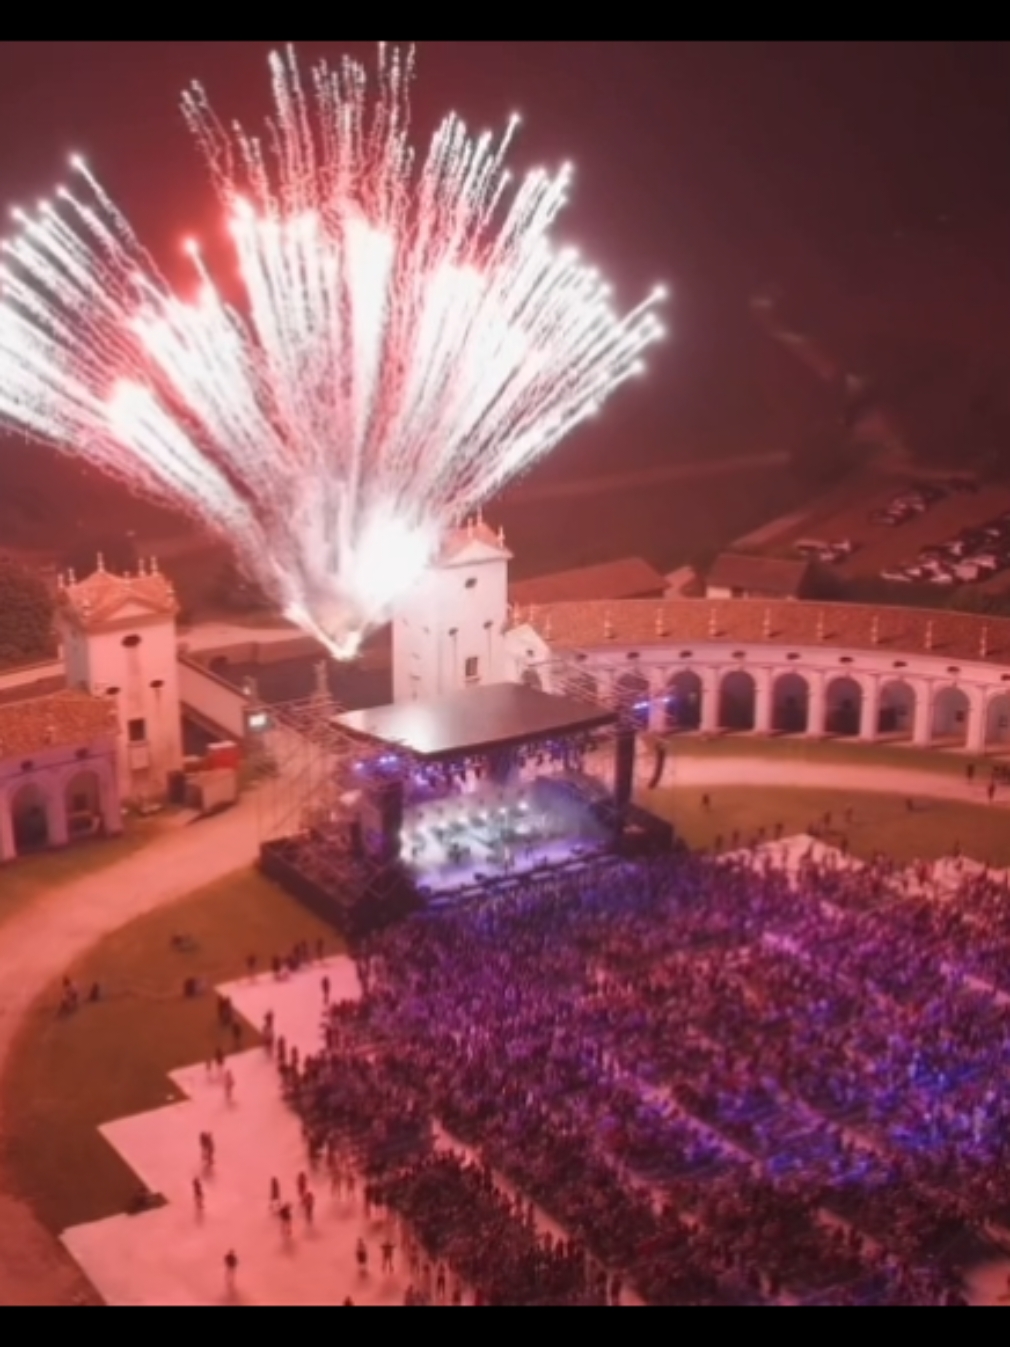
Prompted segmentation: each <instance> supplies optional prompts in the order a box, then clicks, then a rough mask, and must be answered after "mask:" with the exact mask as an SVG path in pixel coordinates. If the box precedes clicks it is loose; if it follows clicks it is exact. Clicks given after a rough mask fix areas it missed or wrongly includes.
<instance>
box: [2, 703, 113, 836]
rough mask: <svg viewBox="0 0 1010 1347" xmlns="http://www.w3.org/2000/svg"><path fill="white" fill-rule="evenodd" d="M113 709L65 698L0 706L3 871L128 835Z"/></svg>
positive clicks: (110, 706) (103, 704) (103, 705)
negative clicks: (81, 844) (81, 842)
mask: <svg viewBox="0 0 1010 1347" xmlns="http://www.w3.org/2000/svg"><path fill="white" fill-rule="evenodd" d="M117 739H118V725H117V723H116V711H115V707H114V706H113V705H112V703H111V702H109V701H107V700H103V699H102V698H98V697H92V696H89V695H88V694H87V693H84V692H70V691H67V692H59V693H56V694H54V695H52V696H48V697H37V698H34V699H32V700H31V701H21V702H9V703H7V704H5V705H0V863H3V862H6V861H13V860H17V859H18V858H19V857H22V856H25V855H29V854H31V853H33V852H36V851H44V850H48V849H49V848H51V847H61V846H66V845H67V844H68V843H70V842H72V841H74V840H77V839H79V838H82V837H94V836H106V837H110V836H115V835H117V834H118V833H121V832H122V831H123V813H122V807H121V803H120V793H119V770H118V762H117Z"/></svg>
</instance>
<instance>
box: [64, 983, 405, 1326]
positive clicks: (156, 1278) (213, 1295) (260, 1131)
mask: <svg viewBox="0 0 1010 1347" xmlns="http://www.w3.org/2000/svg"><path fill="white" fill-rule="evenodd" d="M324 975H325V976H327V977H329V979H330V981H331V983H332V985H333V995H334V998H335V999H336V1000H347V999H351V998H356V997H358V996H359V995H360V988H359V986H358V980H357V975H356V972H355V969H354V966H353V964H352V963H351V962H350V960H347V959H339V960H335V961H331V962H329V963H327V964H324V965H316V966H315V967H313V968H312V969H309V970H307V971H305V972H303V973H300V974H298V975H297V976H296V977H293V978H291V979H289V980H288V981H286V982H284V983H280V984H279V983H276V982H275V981H274V980H273V979H272V978H267V977H264V978H262V979H260V980H258V981H256V982H252V983H248V982H247V983H241V984H238V985H235V986H231V987H225V988H222V993H223V994H224V995H226V996H228V997H230V998H231V1000H232V1002H233V1003H234V1005H235V1007H236V1008H237V1009H238V1011H239V1012H240V1013H241V1014H242V1015H244V1016H245V1017H246V1018H247V1019H248V1020H249V1021H250V1022H251V1023H253V1024H255V1025H259V1024H261V1023H262V1021H263V1018H264V1016H265V1014H266V1012H267V1011H270V1010H272V1011H273V1012H274V1014H275V1016H276V1021H277V1032H278V1033H279V1034H282V1035H284V1037H285V1038H286V1039H287V1040H288V1043H289V1044H291V1045H292V1046H293V1047H297V1048H298V1050H299V1052H301V1053H302V1054H303V1055H304V1054H306V1053H311V1052H316V1051H318V1048H319V1041H320V1016H321V1008H322V990H321V982H322V978H323V976H324ZM229 1067H230V1069H231V1071H232V1072H233V1074H234V1077H235V1095H234V1101H233V1103H232V1105H231V1106H229V1104H228V1102H227V1100H226V1098H225V1091H224V1087H223V1083H222V1082H221V1080H219V1079H217V1078H214V1077H212V1076H209V1075H208V1072H207V1069H206V1067H205V1066H203V1065H200V1066H197V1067H193V1068H191V1069H188V1070H185V1071H180V1072H179V1073H178V1074H177V1075H175V1076H174V1077H173V1079H174V1080H175V1081H176V1082H177V1083H178V1084H179V1085H180V1086H181V1088H182V1089H183V1090H184V1091H185V1092H186V1094H187V1095H188V1102H186V1103H184V1104H177V1105H174V1106H173V1107H171V1108H166V1109H162V1110H160V1111H158V1112H156V1113H148V1114H145V1115H143V1116H141V1117H137V1118H128V1119H125V1120H124V1121H122V1122H116V1123H113V1124H111V1125H110V1126H108V1127H105V1128H103V1129H102V1131H103V1135H104V1136H105V1137H106V1139H107V1140H108V1141H109V1142H110V1144H112V1145H113V1146H115V1148H116V1149H117V1150H118V1151H119V1152H120V1154H121V1155H122V1156H123V1158H124V1159H125V1160H126V1161H127V1163H128V1164H129V1165H130V1167H131V1168H132V1169H133V1170H134V1171H135V1172H136V1174H137V1175H138V1177H139V1179H140V1181H141V1182H143V1183H144V1184H145V1185H146V1186H147V1187H148V1188H149V1189H150V1190H151V1191H152V1192H155V1193H159V1194H161V1195H163V1196H164V1197H165V1198H166V1199H167V1202H168V1205H167V1206H165V1207H163V1208H161V1209H160V1210H158V1211H152V1212H148V1213H146V1214H144V1215H142V1216H135V1217H128V1216H119V1217H116V1218H114V1219H112V1220H109V1221H102V1222H99V1223H98V1224H95V1225H88V1226H81V1227H78V1228H76V1229H74V1230H70V1231H68V1232H67V1234H66V1235H65V1236H64V1243H65V1244H66V1246H67V1248H68V1249H69V1251H70V1253H71V1254H72V1255H73V1257H74V1258H75V1259H76V1260H77V1261H78V1263H80V1265H81V1267H82V1268H83V1269H84V1271H85V1272H86V1274H87V1275H88V1277H89V1278H90V1280H91V1281H92V1283H93V1284H94V1286H95V1287H96V1288H97V1290H98V1291H99V1293H100V1294H101V1295H102V1297H103V1298H104V1299H105V1300H106V1302H107V1303H108V1304H110V1305H114V1306H137V1305H147V1306H151V1305H173V1306H183V1305H228V1304H240V1305H281V1306H288V1305H290V1306H296V1305H338V1306H339V1305H342V1304H343V1303H344V1302H345V1300H347V1299H348V1298H351V1299H352V1300H353V1301H354V1303H355V1305H362V1306H377V1305H399V1304H402V1303H403V1297H404V1293H405V1291H406V1288H407V1279H406V1278H405V1277H404V1276H403V1275H400V1273H401V1268H400V1263H401V1261H402V1260H401V1258H400V1257H399V1250H398V1251H397V1252H398V1257H397V1275H394V1276H382V1275H380V1273H379V1263H380V1256H379V1245H380V1244H381V1242H382V1239H383V1234H384V1230H385V1227H384V1226H381V1225H379V1224H376V1223H370V1222H366V1220H365V1218H364V1214H363V1210H362V1206H361V1200H360V1199H361V1195H360V1185H359V1193H358V1197H357V1200H356V1201H348V1200H346V1199H342V1200H337V1199H335V1198H334V1197H332V1195H331V1193H330V1185H329V1182H328V1180H326V1178H325V1176H323V1175H320V1176H319V1177H318V1178H313V1179H312V1180H311V1184H312V1187H313V1189H314V1191H315V1194H316V1197H317V1201H318V1210H317V1213H316V1218H315V1222H314V1226H313V1227H312V1228H311V1229H310V1228H308V1227H307V1226H306V1225H305V1223H304V1221H302V1220H301V1217H300V1215H299V1217H298V1219H297V1220H296V1224H295V1233H294V1238H293V1239H292V1240H291V1241H290V1242H286V1241H285V1240H284V1238H283V1236H282V1233H281V1229H280V1226H279V1223H278V1221H277V1220H276V1218H275V1217H273V1216H272V1215H271V1213H270V1210H269V1197H270V1181H271V1179H273V1178H275V1177H276V1178H277V1179H279V1180H280V1182H281V1185H282V1188H283V1191H284V1198H285V1200H286V1201H288V1200H291V1201H293V1200H294V1197H295V1184H296V1179H297V1176H298V1174H299V1173H301V1172H302V1171H303V1170H305V1169H306V1167H307V1166H306V1160H305V1150H304V1146H303V1144H302V1137H301V1128H300V1125H299V1123H298V1120H297V1119H296V1118H295V1116H294V1114H293V1113H292V1112H291V1111H290V1110H289V1109H288V1108H287V1107H286V1106H285V1105H284V1103H283V1102H282V1100H281V1096H280V1090H279V1086H278V1079H277V1072H276V1069H275V1067H274V1065H273V1064H272V1062H271V1060H270V1058H269V1057H268V1056H267V1054H266V1053H265V1052H263V1051H259V1050H257V1051H254V1052H250V1053H245V1054H243V1055H242V1056H239V1057H236V1058H232V1059H230V1061H229ZM202 1132H211V1133H212V1134H213V1136H214V1140H215V1143H216V1146H217V1161H216V1164H215V1169H214V1173H213V1175H212V1176H210V1177H208V1178H207V1179H206V1180H205V1185H206V1204H205V1209H204V1212H203V1215H202V1216H201V1215H199V1214H198V1213H197V1211H196V1205H195V1202H194V1199H193V1180H194V1179H195V1178H197V1177H198V1176H200V1175H201V1174H202V1168H201V1163H200V1147H199V1137H200V1134H201V1133H202ZM295 1205H296V1206H297V1204H295ZM359 1238H364V1239H365V1240H366V1241H367V1242H368V1244H369V1249H370V1254H371V1258H370V1272H369V1276H368V1277H367V1278H364V1279H362V1278H361V1277H359V1275H358V1271H357V1267H356V1264H355V1261H354V1250H355V1246H356V1243H357V1241H358V1239H359ZM397 1242H398V1241H397ZM229 1250H234V1251H235V1253H236V1255H237V1256H238V1259H239V1272H238V1276H237V1278H236V1283H235V1292H234V1294H229V1293H228V1291H227V1288H226V1285H225V1271H224V1258H225V1255H226V1254H227V1253H228V1252H229Z"/></svg>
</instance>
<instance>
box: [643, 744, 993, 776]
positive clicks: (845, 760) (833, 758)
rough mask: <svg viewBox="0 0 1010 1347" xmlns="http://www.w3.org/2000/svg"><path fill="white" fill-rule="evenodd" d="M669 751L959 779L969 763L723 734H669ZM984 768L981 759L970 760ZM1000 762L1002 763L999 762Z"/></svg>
mask: <svg viewBox="0 0 1010 1347" xmlns="http://www.w3.org/2000/svg"><path fill="white" fill-rule="evenodd" d="M664 742H665V743H666V746H667V748H668V749H669V751H670V753H671V754H672V755H673V756H675V757H681V758H761V759H766V760H772V761H776V762H813V763H822V764H823V763H837V764H838V765H839V766H852V767H866V766H871V767H898V768H900V769H901V770H902V771H908V772H941V773H945V774H947V775H950V776H963V775H964V769H965V765H966V763H967V762H968V761H969V759H968V758H967V757H966V756H965V755H964V754H963V753H955V752H946V753H945V752H942V751H940V750H937V749H925V748H912V747H911V746H910V745H905V744H900V743H891V744H861V743H857V742H856V741H855V740H847V739H822V740H816V739H802V738H792V737H788V736H787V737H783V738H773V739H767V738H765V737H764V736H761V735H750V734H726V735H720V736H719V737H718V738H713V739H705V738H702V737H701V736H700V735H693V734H681V735H672V736H669V737H668V738H666V739H665V740H664ZM974 761H975V762H976V764H977V765H979V767H980V770H984V761H985V760H984V759H981V758H977V759H974ZM999 761H1005V759H999Z"/></svg>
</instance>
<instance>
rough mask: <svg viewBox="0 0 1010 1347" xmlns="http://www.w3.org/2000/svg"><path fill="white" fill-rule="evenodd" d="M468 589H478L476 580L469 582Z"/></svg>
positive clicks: (472, 579)
mask: <svg viewBox="0 0 1010 1347" xmlns="http://www.w3.org/2000/svg"><path fill="white" fill-rule="evenodd" d="M466 587H467V589H476V588H477V581H476V579H474V578H471V579H469V580H468V581H467V582H466Z"/></svg>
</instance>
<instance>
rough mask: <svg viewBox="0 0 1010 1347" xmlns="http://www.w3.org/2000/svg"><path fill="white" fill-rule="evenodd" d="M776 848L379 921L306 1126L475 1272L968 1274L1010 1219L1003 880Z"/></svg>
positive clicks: (294, 1094)
mask: <svg viewBox="0 0 1010 1347" xmlns="http://www.w3.org/2000/svg"><path fill="white" fill-rule="evenodd" d="M784 850H785V844H783V851H784ZM776 851H777V848H776V846H775V845H769V846H768V847H766V848H764V849H762V850H761V851H759V852H753V853H747V854H744V855H737V856H728V857H718V858H714V857H709V858H706V857H697V856H695V857H691V856H670V857H663V858H658V859H655V860H651V861H635V862H631V861H620V860H617V859H614V860H611V861H607V862H599V863H597V864H593V865H587V867H586V868H585V870H584V871H583V872H582V874H581V875H574V876H567V877H564V878H561V877H545V878H543V879H537V880H530V881H529V882H528V883H527V884H526V885H525V887H524V888H523V889H521V890H519V891H518V892H517V894H516V895H515V896H514V897H512V898H510V899H507V900H504V899H499V900H495V901H489V902H486V903H484V904H477V905H473V906H470V907H467V908H457V909H450V910H448V911H442V912H438V913H428V914H425V915H423V916H420V917H417V918H415V919H414V920H412V921H411V922H409V923H407V924H406V925H403V926H400V927H397V928H395V929H393V930H391V931H388V932H386V933H384V934H382V935H381V936H378V937H375V938H373V939H372V940H371V942H370V944H369V945H368V946H367V947H366V949H365V950H364V951H363V952H362V956H361V959H360V965H359V966H360V971H361V975H362V982H363V986H364V989H365V995H364V997H363V999H362V1001H361V1002H360V1003H358V1004H355V1005H342V1006H336V1007H332V1008H330V1009H329V1010H328V1012H327V1020H326V1047H325V1050H324V1051H322V1052H321V1053H320V1055H319V1056H318V1057H316V1058H313V1059H311V1060H310V1061H309V1062H307V1063H304V1064H299V1065H298V1067H297V1069H296V1070H295V1072H294V1073H293V1074H292V1073H290V1072H289V1074H288V1081H287V1083H288V1088H289V1091H290V1097H291V1099H292V1102H293V1104H294V1105H295V1106H296V1107H297V1108H298V1109H299V1110H300V1112H301V1114H302V1117H303V1120H304V1124H305V1129H306V1135H307V1137H308V1138H309V1141H310V1145H311V1147H312V1148H314V1149H315V1150H316V1151H318V1152H320V1153H321V1152H322V1151H323V1150H329V1151H330V1152H332V1151H333V1149H334V1148H338V1149H339V1150H340V1152H341V1153H342V1154H343V1153H346V1152H350V1153H352V1154H353V1156H354V1159H355V1163H356V1164H358V1165H360V1167H361V1169H362V1170H363V1171H364V1173H365V1175H366V1177H367V1181H368V1182H369V1183H370V1184H372V1185H373V1188H374V1191H375V1192H376V1193H377V1194H378V1195H379V1197H380V1198H381V1201H382V1204H383V1205H384V1206H385V1207H386V1208H387V1209H388V1210H390V1211H391V1212H393V1213H395V1214H397V1215H398V1216H399V1217H400V1218H401V1219H402V1220H403V1221H404V1222H406V1223H407V1224H409V1226H410V1228H411V1229H412V1230H413V1232H414V1234H415V1235H416V1237H417V1238H418V1240H420V1242H421V1243H422V1245H423V1246H424V1248H425V1250H426V1251H427V1255H428V1257H430V1259H431V1260H432V1261H433V1262H435V1263H444V1264H446V1265H447V1266H449V1267H450V1268H451V1270H452V1274H453V1276H454V1277H457V1278H459V1279H460V1280H461V1281H462V1282H465V1283H466V1285H467V1286H468V1287H470V1288H472V1289H473V1291H474V1292H475V1293H476V1294H477V1296H478V1297H479V1299H480V1300H481V1302H482V1303H491V1304H494V1303H502V1304H537V1303H554V1304H605V1303H613V1302H614V1301H615V1299H616V1301H617V1302H618V1303H619V1302H620V1300H621V1296H622V1293H623V1294H624V1295H625V1297H627V1296H628V1295H629V1294H630V1295H634V1296H636V1297H638V1298H640V1299H641V1300H643V1301H645V1302H648V1303H657V1304H692V1305H728V1304H776V1303H779V1304H791V1303H816V1304H831V1305H834V1304H871V1305H906V1304H907V1305H919V1304H929V1305H946V1306H959V1305H962V1304H964V1303H965V1301H964V1284H963V1272H964V1269H965V1267H966V1266H968V1265H969V1264H970V1263H971V1261H972V1260H974V1259H977V1260H982V1259H984V1258H986V1257H997V1256H998V1255H999V1252H1000V1249H999V1247H998V1245H997V1243H996V1242H995V1241H997V1240H998V1239H999V1237H1000V1229H1001V1227H1002V1226H1003V1225H1004V1224H1007V1225H1010V1201H1008V1197H1010V1193H1008V1191H1007V1181H1008V1179H1010V1096H1008V1095H1007V1094H1006V1092H1005V1091H1004V1090H1003V1089H1002V1080H1003V1076H1004V1073H1005V1071H1006V1069H1007V1067H1008V1065H1010V1002H1007V1001H1006V999H1005V998H1004V996H1003V995H1002V993H1001V990H1000V989H1001V988H1002V987H1004V986H1006V985H1007V981H1008V977H1010V975H1008V974H1007V971H1006V970H1007V969H1010V896H1008V894H1007V891H1006V886H1005V884H1004V882H1003V881H1002V880H1001V879H996V878H994V877H992V876H990V875H988V874H987V873H985V872H982V873H969V872H968V871H967V869H966V870H965V872H964V874H963V875H962V876H959V877H958V879H957V882H955V883H953V884H950V885H948V886H947V889H946V890H945V892H944V894H943V897H942V899H941V898H940V897H938V893H937V885H936V884H935V883H934V882H933V875H932V873H931V871H930V869H929V868H928V867H923V868H920V869H919V870H917V871H915V870H913V871H912V872H910V873H908V872H904V871H900V870H898V869H897V867H894V866H892V865H890V864H888V863H887V862H886V861H884V860H883V859H882V860H880V861H879V862H877V863H874V864H871V865H868V866H856V865H854V864H850V863H849V862H848V861H846V860H845V859H844V858H842V859H839V858H837V857H833V858H829V857H824V856H820V855H815V854H814V851H813V850H811V853H810V855H809V856H807V857H804V858H802V859H801V860H800V862H799V864H798V866H795V865H794V866H793V867H792V868H791V869H790V868H788V867H785V866H783V865H779V864H777V863H776V856H775V853H776ZM550 1231H553V1232H554V1233H553V1234H552V1233H550ZM558 1232H561V1233H560V1234H559V1233H558ZM615 1286H616V1288H617V1294H616V1297H615ZM624 1288H627V1290H625V1289H624Z"/></svg>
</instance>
